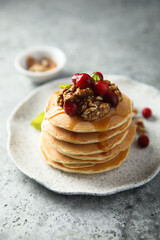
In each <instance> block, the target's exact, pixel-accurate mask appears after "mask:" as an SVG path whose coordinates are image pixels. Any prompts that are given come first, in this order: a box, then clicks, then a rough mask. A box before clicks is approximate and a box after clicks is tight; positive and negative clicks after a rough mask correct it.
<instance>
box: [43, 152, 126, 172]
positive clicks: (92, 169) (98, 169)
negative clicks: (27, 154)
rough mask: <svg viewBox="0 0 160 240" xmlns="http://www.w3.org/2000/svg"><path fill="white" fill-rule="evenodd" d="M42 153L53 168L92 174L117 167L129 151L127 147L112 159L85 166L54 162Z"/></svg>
mask: <svg viewBox="0 0 160 240" xmlns="http://www.w3.org/2000/svg"><path fill="white" fill-rule="evenodd" d="M42 153H43V156H44V159H45V161H46V163H47V164H49V165H50V166H52V167H54V168H57V169H60V170H63V171H65V172H70V173H71V172H72V173H84V174H92V173H100V172H106V171H109V170H112V169H114V168H116V167H119V166H120V165H121V164H122V162H123V161H124V160H125V159H126V157H127V155H128V153H129V148H128V149H126V150H125V151H123V152H120V153H119V154H118V155H117V156H116V157H115V158H113V159H112V160H110V161H108V162H105V163H99V164H95V165H94V166H91V167H85V168H69V167H65V166H64V165H63V164H61V163H58V162H54V161H53V160H51V159H49V158H48V157H47V156H46V155H45V153H44V152H43V151H42ZM64 157H65V156H64Z"/></svg>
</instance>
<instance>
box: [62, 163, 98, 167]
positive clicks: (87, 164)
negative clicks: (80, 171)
mask: <svg viewBox="0 0 160 240" xmlns="http://www.w3.org/2000/svg"><path fill="white" fill-rule="evenodd" d="M94 165H95V164H91V163H86V164H63V166H64V167H67V168H87V167H92V166H94Z"/></svg>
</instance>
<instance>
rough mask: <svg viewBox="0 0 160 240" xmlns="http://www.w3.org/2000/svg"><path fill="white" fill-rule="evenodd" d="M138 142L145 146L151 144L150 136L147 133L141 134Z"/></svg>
mask: <svg viewBox="0 0 160 240" xmlns="http://www.w3.org/2000/svg"><path fill="white" fill-rule="evenodd" d="M138 144H139V146H140V147H142V148H145V147H147V146H148V144H149V138H148V137H147V136H146V135H141V136H139V138H138Z"/></svg>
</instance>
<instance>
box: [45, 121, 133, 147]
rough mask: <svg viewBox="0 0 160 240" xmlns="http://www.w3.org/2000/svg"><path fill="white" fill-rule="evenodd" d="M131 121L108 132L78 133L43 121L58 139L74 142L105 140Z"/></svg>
mask: <svg viewBox="0 0 160 240" xmlns="http://www.w3.org/2000/svg"><path fill="white" fill-rule="evenodd" d="M130 123H131V119H129V120H127V121H126V122H125V123H123V124H122V125H121V126H120V127H117V128H115V129H112V130H109V131H107V132H100V133H98V132H91V133H88V132H87V133H77V132H71V131H68V130H66V129H63V128H59V127H56V126H54V125H53V124H52V123H50V121H48V120H44V121H43V123H42V129H43V130H45V131H47V132H48V133H49V134H50V135H52V136H53V137H54V138H56V139H58V140H62V141H65V142H70V143H74V144H88V143H96V142H101V141H105V140H107V139H109V138H111V137H113V136H116V135H117V134H118V133H121V132H123V131H124V130H126V129H127V128H128V126H129V125H130Z"/></svg>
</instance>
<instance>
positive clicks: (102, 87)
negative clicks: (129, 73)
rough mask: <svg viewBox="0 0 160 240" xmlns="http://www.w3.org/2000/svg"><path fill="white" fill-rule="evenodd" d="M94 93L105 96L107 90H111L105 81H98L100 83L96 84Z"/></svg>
mask: <svg viewBox="0 0 160 240" xmlns="http://www.w3.org/2000/svg"><path fill="white" fill-rule="evenodd" d="M93 89H94V91H95V92H96V93H97V94H98V95H102V96H103V95H104V94H105V93H106V92H107V90H108V89H109V87H108V84H107V83H106V82H104V81H98V82H94V87H93Z"/></svg>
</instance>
